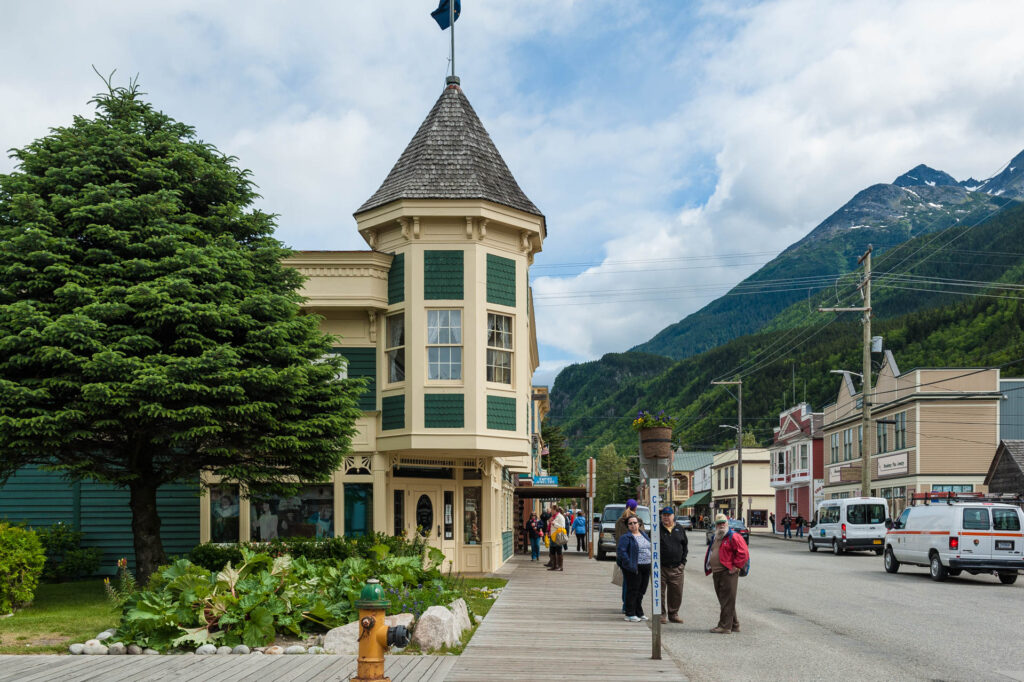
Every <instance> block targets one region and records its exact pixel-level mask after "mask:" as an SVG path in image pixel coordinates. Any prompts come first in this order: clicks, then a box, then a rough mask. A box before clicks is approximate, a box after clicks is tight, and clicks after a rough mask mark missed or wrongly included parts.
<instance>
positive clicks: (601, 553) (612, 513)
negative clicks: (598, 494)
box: [597, 504, 651, 560]
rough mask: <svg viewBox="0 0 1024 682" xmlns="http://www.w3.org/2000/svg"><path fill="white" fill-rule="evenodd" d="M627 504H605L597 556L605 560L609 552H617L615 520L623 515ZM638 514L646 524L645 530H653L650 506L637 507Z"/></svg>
mask: <svg viewBox="0 0 1024 682" xmlns="http://www.w3.org/2000/svg"><path fill="white" fill-rule="evenodd" d="M625 508H626V505H625V504H608V505H605V508H604V511H603V512H601V535H600V537H599V539H598V542H597V558H598V559H600V560H603V559H604V558H605V557H606V556H607V555H608V552H611V553H613V554H614V553H615V522H616V521H618V520H619V517H620V516H622V511H623V510H624V509H625ZM636 513H637V516H639V517H640V521H642V522H643V524H644V530H646V531H647V532H648V533H649V532H650V530H651V510H650V509H649V508H648V507H643V506H641V507H637V508H636Z"/></svg>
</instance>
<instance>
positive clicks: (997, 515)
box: [992, 509, 1020, 530]
mask: <svg viewBox="0 0 1024 682" xmlns="http://www.w3.org/2000/svg"><path fill="white" fill-rule="evenodd" d="M992 528H993V529H995V530H1020V517H1019V516H1017V510H1016V509H993V510H992Z"/></svg>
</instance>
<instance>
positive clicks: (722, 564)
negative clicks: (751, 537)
mask: <svg viewBox="0 0 1024 682" xmlns="http://www.w3.org/2000/svg"><path fill="white" fill-rule="evenodd" d="M749 558H750V552H749V551H748V550H747V543H746V542H745V541H744V540H743V536H741V535H740V534H739V533H734V532H733V531H731V530H730V529H729V519H727V518H725V514H719V515H718V516H716V517H715V537H714V539H713V540H712V541H711V544H710V545H708V552H707V554H705V555H704V575H709V574H710V575H711V579H712V580H714V582H715V594H716V595H718V605H719V609H720V613H719V615H718V625H717V626H716V627H713V628H711V632H715V633H719V634H723V635H724V634H728V633H730V632H739V631H740V621H739V618H737V617H736V590H737V588H738V587H739V582H740V569H741V568H743V567H744V566H746V565H747V560H748V559H749Z"/></svg>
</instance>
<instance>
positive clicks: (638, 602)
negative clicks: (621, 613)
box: [615, 516, 651, 623]
mask: <svg viewBox="0 0 1024 682" xmlns="http://www.w3.org/2000/svg"><path fill="white" fill-rule="evenodd" d="M615 561H616V562H617V563H618V564H619V568H621V569H622V577H623V578H624V580H625V583H626V617H625V620H627V621H629V622H631V623H639V622H640V621H644V620H647V616H645V615H644V607H643V600H644V594H646V593H647V583H648V582H649V581H650V579H651V539H650V538H649V537H648V536H647V533H645V532H644V531H643V530H641V529H640V519H639V518H638V517H636V516H632V517H630V518H629V519H628V520H627V521H626V532H625V533H623V534H622V537H621V538H619V544H618V546H617V547H616V548H615Z"/></svg>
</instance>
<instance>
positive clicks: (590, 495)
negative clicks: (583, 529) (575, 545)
mask: <svg viewBox="0 0 1024 682" xmlns="http://www.w3.org/2000/svg"><path fill="white" fill-rule="evenodd" d="M596 494H597V460H595V459H594V458H593V457H589V458H587V516H586V519H587V523H588V524H590V530H591V532H590V542H588V543H587V558H588V559H593V558H594V543H595V542H597V541H598V540H599V539H600V535H597V534H595V533H594V530H597V532H598V533H600V532H601V531H600V527H599V526H598V525H597V524H595V523H594V496H595V495H596ZM595 527H596V528H595Z"/></svg>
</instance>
